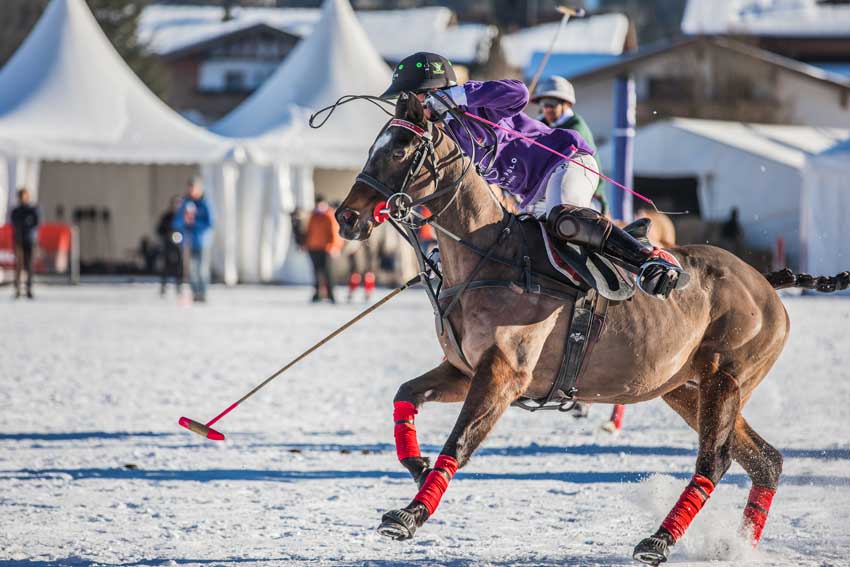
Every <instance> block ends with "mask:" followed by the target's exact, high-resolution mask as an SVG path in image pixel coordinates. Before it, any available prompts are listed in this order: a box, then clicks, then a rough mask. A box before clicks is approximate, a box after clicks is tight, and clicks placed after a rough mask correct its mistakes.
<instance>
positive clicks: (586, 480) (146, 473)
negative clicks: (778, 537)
mask: <svg viewBox="0 0 850 567" xmlns="http://www.w3.org/2000/svg"><path fill="white" fill-rule="evenodd" d="M653 474H664V475H668V476H673V477H676V478H680V479H682V480H687V479H689V478H690V477H691V475H692V473H691V472H673V473H671V472H666V471H664V472H658V471H610V472H584V471H565V472H529V473H525V472H501V473H464V472H458V475H457V479H458V480H520V481H557V482H569V483H574V484H619V483H624V482H625V483H635V482H641V481H643V480H645V479H647V478H649V477H650V476H652V475H653ZM51 478H52V479H56V478H70V479H71V480H91V479H109V480H146V481H155V482H161V481H165V482H169V481H189V482H214V481H261V482H298V481H306V480H342V479H385V480H409V479H410V475H409V474H408V473H406V472H401V471H386V470H313V471H292V470H289V471H287V470H280V471H278V470H250V469H201V470H144V469H123V468H100V469H95V468H86V469H20V470H5V471H4V470H0V479H14V480H35V479H51ZM723 483H724V484H735V485H738V486H749V485H750V479H749V477H748V476H747V475H746V474H740V473H738V474H728V475H726V476H724V477H723ZM782 484H783V485H785V486H787V485H793V486H850V477H846V476H843V477H842V476H828V475H783V477H782ZM0 567H2V566H0Z"/></svg>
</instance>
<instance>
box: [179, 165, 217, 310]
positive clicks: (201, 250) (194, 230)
mask: <svg viewBox="0 0 850 567" xmlns="http://www.w3.org/2000/svg"><path fill="white" fill-rule="evenodd" d="M172 226H173V227H174V230H176V231H178V232H180V233H181V235H182V238H183V240H182V244H183V254H184V256H183V257H184V265H183V266H184V267H183V269H184V274H185V273H186V272H188V274H189V285H190V286H191V287H192V296H193V299H194V300H195V301H196V302H204V301H206V300H207V284H208V282H209V279H210V276H209V273H210V238H211V237H212V232H211V231H210V229H211V228H212V227H213V214H212V208H211V207H210V205H209V203H208V202H207V200H206V198H205V197H204V189H203V187H202V186H201V179H200V177H197V176H194V177H192V178H190V179H189V183H188V188H187V190H186V196H185V197H183V200H182V202H181V203H180V208H179V209H177V212H176V213H175V214H174V222H173V224H172Z"/></svg>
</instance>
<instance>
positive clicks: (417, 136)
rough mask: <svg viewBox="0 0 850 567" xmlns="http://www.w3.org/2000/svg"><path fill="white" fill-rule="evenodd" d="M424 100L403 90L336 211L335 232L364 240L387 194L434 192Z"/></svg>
mask: <svg viewBox="0 0 850 567" xmlns="http://www.w3.org/2000/svg"><path fill="white" fill-rule="evenodd" d="M436 130H437V129H436V128H432V127H431V125H430V124H429V122H428V121H427V120H426V118H425V111H424V109H423V107H422V103H421V102H419V99H418V98H417V97H416V96H415V95H412V94H411V95H402V96H401V97H399V100H398V103H397V104H396V111H395V118H394V119H393V120H390V121H389V122H388V123H387V125H386V126H384V128H383V130H381V132H380V134H379V135H378V137H377V139H376V140H375V142H374V143H373V144H372V148H371V149H370V150H369V159H368V160H367V161H366V165H365V166H364V167H363V172H362V173H361V175H360V176H358V179H357V181H355V183H354V185H353V186H352V187H351V191H349V192H348V196H347V197H346V198H345V200H344V201H343V202H342V204H341V205H340V206H339V208H338V209H337V212H336V220H337V222H339V227H340V228H339V234H340V236H342V237H343V238H345V239H347V240H366V239H367V238H369V236H370V234H371V233H372V229H373V228H374V227H375V226H377V225H378V224H379V223H380V220H379V219H378V218H376V216H379V214H380V213H379V212H378V210H377V209H380V208H381V207H379V205H381V204H382V203H385V202H386V201H387V200H388V198H389V197H390V195H391V194H394V193H395V194H397V193H400V192H402V191H403V192H404V193H405V194H407V195H408V196H409V197H410V200H416V199H419V198H421V197H423V196H425V195H426V194H427V193H428V192H433V190H434V189H435V186H436V183H433V182H432V181H433V180H434V176H435V175H436V172H435V171H434V167H436V164H435V163H434V162H433V161H431V162H430V163H425V162H428V161H429V159H430V160H434V159H436V156H434V155H431V151H430V150H433V148H434V146H433V145H432V140H431V135H432V132H434V133H436Z"/></svg>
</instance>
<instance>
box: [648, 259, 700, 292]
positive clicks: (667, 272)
mask: <svg viewBox="0 0 850 567" xmlns="http://www.w3.org/2000/svg"><path fill="white" fill-rule="evenodd" d="M690 280H691V276H690V275H689V274H688V273H687V272H686V271H685V270H683V269H682V268H681V267H679V266H676V265H675V264H671V263H670V262H668V261H666V260H663V259H660V258H659V259H652V260H647V261H646V262H644V263H643V264H641V267H640V273H638V277H637V282H636V283H637V286H638V287H639V288H640V290H641V291H642V292H644V293H646V294H647V295H652V296H654V297H657V298H659V299H667V298H668V297H670V294H671V293H673V290H675V289H684V288H685V287H687V285H688V283H689V282H690Z"/></svg>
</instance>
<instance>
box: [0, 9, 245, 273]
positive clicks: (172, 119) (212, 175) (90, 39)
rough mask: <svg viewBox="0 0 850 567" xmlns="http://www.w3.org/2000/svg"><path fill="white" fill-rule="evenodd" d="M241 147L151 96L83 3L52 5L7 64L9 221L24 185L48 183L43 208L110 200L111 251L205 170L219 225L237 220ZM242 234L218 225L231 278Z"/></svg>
mask: <svg viewBox="0 0 850 567" xmlns="http://www.w3.org/2000/svg"><path fill="white" fill-rule="evenodd" d="M233 148H234V144H233V143H232V142H231V141H229V140H226V139H224V138H221V137H219V136H216V135H214V134H211V133H209V132H207V131H205V130H203V129H201V128H198V127H196V126H194V125H192V124H191V123H189V122H188V121H187V120H185V119H183V118H182V117H181V116H179V115H178V114H177V113H175V112H174V111H172V110H171V109H170V108H168V107H167V106H166V105H165V104H164V103H163V102H161V101H160V100H159V99H158V98H157V97H156V96H155V95H154V94H153V93H151V92H150V91H149V90H148V89H147V88H146V86H145V85H144V84H143V83H142V82H141V80H139V78H138V77H136V75H135V74H134V73H133V72H132V71H131V70H130V68H129V67H128V66H127V65H126V64H125V63H124V61H123V60H122V59H121V57H120V56H119V55H118V53H117V52H116V51H115V50H114V48H113V47H112V45H111V44H110V42H109V40H108V39H107V37H106V36H105V35H104V34H103V32H102V31H101V29H100V27H99V26H98V24H97V22H96V21H95V19H94V16H93V15H92V14H91V12H90V11H89V9H88V7H87V6H86V4H85V2H84V0H53V1H52V2H51V3H50V5H49V6H48V7H47V9H46V10H45V12H44V14H43V15H42V17H41V19H40V20H39V21H38V23H37V25H36V26H35V28H34V29H33V31H32V32H31V33H30V35H29V37H28V38H27V39H26V41H25V42H24V43H23V45H22V46H21V47H20V48H19V49H18V51H17V52H16V53H15V55H14V56H13V57H12V59H11V60H10V61H9V62H8V63H7V64H6V66H5V67H4V68H3V69H2V71H0V158H2V159H0V164H1V165H2V166H0V174H3V173H5V175H0V219H2V218H5V215H6V209H7V208H8V205H9V204H10V203H11V202H12V200H13V194H14V189H15V187H17V186H19V185H21V184H26V185H27V186H28V187H29V188H30V189H31V190H32V191H33V192H35V193H36V194H38V193H39V188H40V189H41V191H40V193H41V194H40V196H39V198H40V201H41V203H42V205H43V206H44V205H45V204H50V205H56V206H62V207H68V208H70V207H73V206H76V205H80V204H91V205H98V206H99V205H108V206H110V207H111V208H112V218H113V221H112V223H113V224H112V226H113V227H114V232H113V233H112V234H110V235H107V237H106V239H105V241H106V242H107V243H108V245H109V246H111V247H112V252H113V254H112V256H113V257H117V256H119V255H121V254H122V251H123V250H125V249H126V248H127V247H129V246H130V245H131V244H132V245H135V244H136V242H138V238H139V237H140V236H141V235H142V234H146V233H150V232H152V228H153V227H152V226H151V225H152V224H153V222H152V219H155V218H156V214H157V213H158V212H159V210H160V207H161V206H162V205H163V204H164V202H165V201H167V200H168V197H169V195H171V194H173V193H179V192H181V191H182V190H183V187H184V185H183V184H184V183H185V176H186V175H188V174H189V173H192V172H194V171H196V169H197V167H198V165H201V166H202V169H203V172H204V175H205V177H206V179H207V188H208V190H209V191H210V193H211V194H212V196H213V201H214V206H215V208H216V209H217V211H218V217H219V221H220V222H219V227H220V228H225V227H227V226H232V224H233V223H232V221H229V220H228V216H232V214H233V211H232V209H231V208H230V207H228V206H227V203H229V202H232V201H233V200H234V198H235V197H234V195H233V193H234V191H235V184H234V182H235V178H234V172H233V166H232V164H231V165H228V164H229V163H230V162H231V160H232V158H233V156H234V155H235V154H234V150H233ZM116 164H120V165H116ZM3 170H5V172H4V171H3ZM47 208H48V210H47V211H46V213H47V216H48V218H50V217H51V215H52V214H53V209H52V208H49V207H47ZM233 236H234V235H233V234H228V233H227V231H226V230H221V229H217V230H216V239H217V243H218V246H217V247H216V252H215V253H214V260H215V264H216V267H217V269H218V272H219V273H220V274H222V275H223V276H224V277H225V280H226V281H229V282H232V281H234V278H235V269H234V264H233V254H234V253H235V248H234V240H233ZM101 252H102V251H101ZM83 253H84V254H85V250H83Z"/></svg>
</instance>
